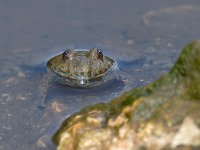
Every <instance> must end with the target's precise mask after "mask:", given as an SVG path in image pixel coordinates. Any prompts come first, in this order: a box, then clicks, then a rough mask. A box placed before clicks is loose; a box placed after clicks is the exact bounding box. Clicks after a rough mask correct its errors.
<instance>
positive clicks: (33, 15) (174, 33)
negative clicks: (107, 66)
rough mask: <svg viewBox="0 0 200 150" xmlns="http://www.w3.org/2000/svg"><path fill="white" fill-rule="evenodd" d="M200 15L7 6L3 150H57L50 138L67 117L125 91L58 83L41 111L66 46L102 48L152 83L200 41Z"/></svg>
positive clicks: (47, 0)
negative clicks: (55, 60) (42, 93)
mask: <svg viewBox="0 0 200 150" xmlns="http://www.w3.org/2000/svg"><path fill="white" fill-rule="evenodd" d="M199 14H200V2H198V1H196V0H177V1H160V0H149V1H148V2H147V1H146V2H143V1H140V0H127V1H123V2H122V1H121V0H110V1H97V0H85V1H81V0H76V1H74V0H68V1H64V0H60V1H53V0H43V1H41V0H40V1H39V0H34V1H27V0H19V1H12V2H11V1H7V0H1V1H0V20H1V21H0V62H1V67H0V68H1V74H0V82H1V84H0V94H1V95H0V149H2V150H13V149H15V150H27V149H29V150H39V149H48V150H51V149H52V150H53V149H55V147H54V146H53V145H51V142H50V140H49V139H50V137H51V135H52V134H53V132H54V131H55V130H56V128H57V127H58V126H59V124H60V123H61V122H62V120H63V119H64V118H65V117H67V116H69V115H70V114H72V113H73V112H76V111H79V110H80V109H81V108H82V107H83V106H85V105H89V104H94V103H97V102H105V101H107V100H109V99H112V98H113V97H115V96H116V93H119V92H120V90H121V89H122V88H123V84H122V83H121V82H117V84H107V85H103V86H100V87H97V88H94V89H75V88H70V87H67V86H63V85H60V84H56V83H55V84H53V85H52V86H51V87H50V88H49V90H48V93H47V98H46V105H47V106H46V107H45V108H44V109H40V108H38V104H39V103H40V100H41V99H40V97H39V93H38V89H39V87H41V86H42V85H41V80H42V77H43V76H44V75H45V72H46V68H45V63H46V61H47V60H48V58H50V57H51V56H53V55H54V54H57V53H59V52H62V51H63V50H64V49H65V48H91V47H98V48H101V49H103V50H105V51H106V53H108V54H109V55H110V56H112V57H114V58H115V59H116V60H117V61H118V63H119V67H120V69H121V70H122V71H123V72H126V73H128V74H129V75H131V76H133V77H134V78H135V79H137V81H138V82H139V83H140V84H139V85H144V84H147V83H149V82H151V81H153V80H155V79H156V78H158V77H159V76H160V75H162V74H164V73H165V72H166V71H168V70H169V68H170V67H171V66H172V64H173V63H174V61H175V60H176V58H177V56H178V54H179V52H180V51H181V49H182V48H183V46H184V45H185V44H186V43H188V42H189V41H191V40H194V39H197V38H199V33H200V28H199V26H200V22H199V20H200V15H199ZM141 81H143V82H141ZM57 107H58V108H57ZM60 111H61V112H60Z"/></svg>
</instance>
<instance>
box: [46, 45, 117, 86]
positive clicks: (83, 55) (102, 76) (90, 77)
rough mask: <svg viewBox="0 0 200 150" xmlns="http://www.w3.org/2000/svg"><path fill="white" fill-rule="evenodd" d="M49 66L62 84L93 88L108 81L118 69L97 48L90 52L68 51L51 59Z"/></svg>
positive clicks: (113, 62) (112, 61)
mask: <svg viewBox="0 0 200 150" xmlns="http://www.w3.org/2000/svg"><path fill="white" fill-rule="evenodd" d="M47 66H48V69H49V70H50V71H51V72H53V73H54V75H56V80H58V81H59V82H61V83H64V84H68V85H70V86H75V87H91V86H96V85H99V84H101V83H103V82H105V81H107V80H108V79H109V78H110V77H109V76H110V75H111V73H112V72H113V70H114V69H115V68H116V63H115V61H114V60H112V59H111V58H109V57H108V56H104V55H103V53H102V52H101V51H100V50H97V49H96V48H93V49H90V50H89V51H74V50H71V49H68V50H66V51H64V52H63V53H62V54H59V55H57V56H55V57H53V58H51V59H50V60H49V61H48V63H47Z"/></svg>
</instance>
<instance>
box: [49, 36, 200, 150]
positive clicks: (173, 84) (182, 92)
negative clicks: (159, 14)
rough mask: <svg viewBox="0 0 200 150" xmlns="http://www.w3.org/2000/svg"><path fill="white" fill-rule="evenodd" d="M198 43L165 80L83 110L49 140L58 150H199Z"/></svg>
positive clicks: (190, 48) (199, 61)
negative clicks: (51, 140)
mask: <svg viewBox="0 0 200 150" xmlns="http://www.w3.org/2000/svg"><path fill="white" fill-rule="evenodd" d="M199 108H200V40H197V41H195V42H192V43H190V44H188V45H187V46H186V47H185V48H184V50H183V52H182V53H181V55H180V57H179V58H178V60H177V62H176V63H175V65H174V66H173V67H172V69H171V70H170V71H169V73H168V74H166V75H164V76H162V77H161V78H160V79H158V80H156V81H155V82H153V83H151V84H149V85H147V86H145V87H141V88H137V89H133V90H132V91H130V92H127V93H125V94H123V95H122V96H120V97H118V98H116V99H114V100H112V101H111V102H109V103H100V104H96V105H93V106H88V107H85V108H83V109H82V110H81V111H80V112H78V113H75V114H73V115H72V116H71V117H69V118H67V119H66V120H65V121H64V122H63V123H62V125H61V127H60V128H59V130H58V131H57V132H56V133H55V135H54V136H53V138H52V139H53V142H54V143H55V144H57V145H58V147H57V149H58V150H74V149H77V150H115V149H117V150H133V149H134V150H141V149H144V150H170V149H176V150H179V149H181V150H186V149H187V150H192V149H200V109H199Z"/></svg>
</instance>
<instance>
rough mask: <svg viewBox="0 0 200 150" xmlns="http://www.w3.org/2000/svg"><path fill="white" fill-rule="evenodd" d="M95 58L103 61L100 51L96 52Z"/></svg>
mask: <svg viewBox="0 0 200 150" xmlns="http://www.w3.org/2000/svg"><path fill="white" fill-rule="evenodd" d="M97 57H98V59H101V60H103V53H102V51H100V50H97Z"/></svg>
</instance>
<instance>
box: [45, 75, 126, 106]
mask: <svg viewBox="0 0 200 150" xmlns="http://www.w3.org/2000/svg"><path fill="white" fill-rule="evenodd" d="M124 86H125V84H124V82H123V81H121V80H117V79H113V80H111V81H108V82H106V83H104V84H102V85H99V86H96V87H89V88H77V87H76V88H75V87H71V86H68V85H64V84H60V83H58V82H55V83H54V84H52V85H51V87H49V89H48V92H47V95H46V98H45V104H46V103H48V101H49V100H50V99H54V98H55V97H67V96H70V97H71V96H76V97H81V96H84V97H99V98H100V97H105V96H107V97H109V96H110V95H111V94H113V93H120V91H122V90H123V88H124ZM102 99H103V98H102Z"/></svg>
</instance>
